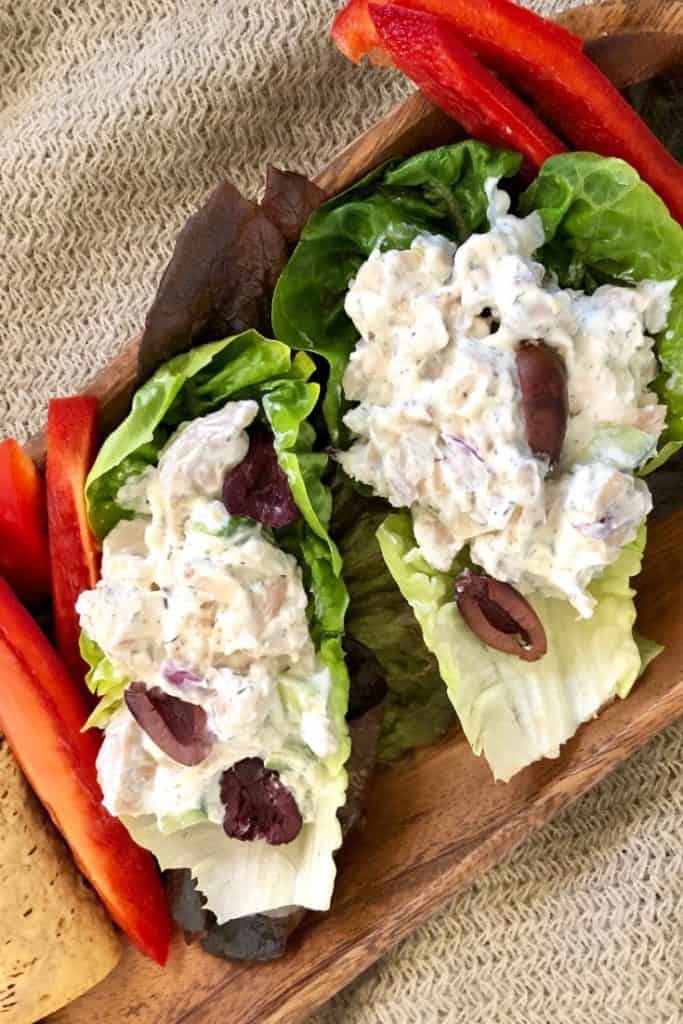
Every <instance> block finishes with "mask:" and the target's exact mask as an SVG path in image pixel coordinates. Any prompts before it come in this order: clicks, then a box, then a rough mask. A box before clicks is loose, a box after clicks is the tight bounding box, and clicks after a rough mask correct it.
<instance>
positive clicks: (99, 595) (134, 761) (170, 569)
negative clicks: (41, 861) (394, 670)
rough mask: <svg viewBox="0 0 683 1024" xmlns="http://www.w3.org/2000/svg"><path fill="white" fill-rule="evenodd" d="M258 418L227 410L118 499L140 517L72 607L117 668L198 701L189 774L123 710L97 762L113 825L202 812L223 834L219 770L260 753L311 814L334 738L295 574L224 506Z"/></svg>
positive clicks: (241, 405) (254, 526) (324, 672)
mask: <svg viewBox="0 0 683 1024" xmlns="http://www.w3.org/2000/svg"><path fill="white" fill-rule="evenodd" d="M257 412H258V406H257V404H256V403H255V402H252V401H243V402H230V403H228V404H227V405H226V406H225V407H224V408H223V409H221V410H220V411H218V412H215V413H211V414H210V415H208V416H204V417H202V418H200V419H197V420H194V421H192V422H191V423H189V424H185V425H184V426H182V427H180V428H179V430H178V431H177V432H176V434H175V435H174V436H173V437H172V438H171V440H170V441H169V443H168V444H167V446H166V447H165V449H164V450H163V452H162V454H161V457H160V459H159V464H158V466H156V467H152V468H149V469H147V470H145V472H144V473H142V474H141V475H139V476H138V477H137V478H135V479H133V480H131V481H129V482H128V483H126V484H125V485H124V486H123V487H122V488H121V489H120V491H119V493H118V495H117V501H118V502H119V504H121V505H122V506H123V507H125V508H128V509H130V510H132V511H133V512H135V518H133V519H132V520H129V521H128V520H124V521H122V522H120V523H119V524H118V525H117V526H116V527H114V529H113V530H112V531H111V532H110V533H109V534H108V536H107V537H106V538H105V541H104V544H103V552H102V575H101V579H100V581H99V582H98V584H97V586H96V588H95V589H94V590H91V591H87V592H86V593H84V594H82V595H81V596H80V598H79V600H78V605H77V608H78V612H79V615H80V619H81V625H82V627H83V629H84V630H85V632H86V633H87V634H88V636H90V637H91V639H93V640H94V641H95V642H96V643H97V644H99V646H100V647H101V648H102V650H103V651H104V653H105V655H106V656H107V658H108V659H109V661H110V662H111V664H112V665H113V667H114V669H115V671H116V673H117V674H119V675H121V676H124V677H125V678H127V679H129V680H137V681H141V682H144V683H145V684H146V685H147V686H148V687H154V686H157V687H161V688H162V689H163V690H165V691H166V692H167V693H169V694H171V695H173V696H176V697H180V698H182V699H183V700H185V701H189V702H191V703H195V704H198V705H200V706H201V707H202V708H203V709H204V710H205V712H206V715H207V724H208V729H209V731H210V733H211V735H212V737H213V745H212V748H211V751H210V753H209V755H208V756H207V757H206V758H205V760H204V761H202V762H201V764H199V765H196V766H195V767H185V766H183V765H180V764H178V763H177V762H175V761H173V760H172V759H171V758H169V757H168V756H167V755H166V754H164V753H163V752H162V751H161V750H160V749H159V748H158V747H157V746H156V744H155V743H154V742H153V741H152V740H151V739H150V737H149V736H147V734H146V733H145V732H144V731H143V730H142V729H141V728H140V726H139V725H138V724H137V722H136V721H135V720H134V718H133V717H132V715H131V714H130V712H129V711H128V709H127V707H125V706H124V707H123V708H121V709H120V710H119V711H118V712H117V713H116V714H115V715H114V717H113V718H112V720H111V721H110V723H109V724H108V726H107V728H106V732H105V737H104V741H103V744H102V748H101V751H100V754H99V757H98V762H97V767H98V777H99V780H100V784H101V786H102V791H103V794H104V804H105V806H106V807H107V809H108V810H109V811H110V812H111V813H112V814H116V815H118V816H121V815H129V816H130V815H133V816H136V815H146V814H152V815H155V816H156V817H157V820H158V821H159V822H160V823H162V824H163V821H164V819H166V818H167V817H168V816H172V817H174V818H177V817H179V816H184V815H187V814H189V813H191V812H193V811H196V812H200V813H201V814H202V815H205V816H207V817H208V818H209V819H210V820H212V821H215V822H216V823H217V824H221V823H222V818H223V808H222V806H221V803H220V796H219V782H220V777H221V775H222V773H223V771H225V770H226V769H227V768H229V767H231V766H232V765H233V764H234V763H235V762H237V761H239V760H240V759H242V758H244V757H260V758H262V759H263V761H264V762H265V763H266V764H268V765H272V766H273V767H276V768H277V769H278V770H279V771H280V775H281V779H282V781H283V782H284V783H285V785H287V786H288V787H289V788H290V789H291V791H292V792H293V794H294V796H295V798H296V800H297V804H298V806H299V810H300V812H301V814H302V817H303V819H304V821H305V822H306V821H310V820H312V819H313V818H314V816H315V813H316V794H317V792H318V790H319V788H320V784H321V782H322V780H323V779H324V778H325V773H326V769H325V767H324V764H323V763H322V761H323V759H324V758H325V757H326V756H328V755H329V754H332V753H334V752H335V751H336V750H337V748H338V744H339V737H338V736H337V735H336V734H335V729H334V725H333V722H332V719H331V717H330V714H329V711H328V703H329V696H330V688H331V677H330V673H329V670H328V668H327V667H326V666H325V665H324V664H323V663H322V662H321V660H320V658H319V657H318V655H317V653H316V651H315V648H314V645H313V643H312V641H311V637H310V633H309V629H308V622H307V618H306V607H307V597H306V592H305V590H304V587H303V583H302V578H301V570H300V568H299V565H298V563H297V561H296V559H295V558H294V557H293V556H292V555H290V554H288V553H286V552H285V551H283V550H282V549H281V548H280V547H279V546H278V545H277V544H276V543H274V542H273V540H272V539H270V537H269V535H268V533H267V531H264V529H263V528H262V527H261V526H260V524H258V523H256V522H254V521H252V520H247V519H242V518H239V517H238V518H234V517H231V516H230V515H229V513H228V512H227V511H226V509H225V507H224V505H223V504H222V502H221V501H220V500H219V499H220V495H221V489H222V485H223V480H224V478H225V475H226V473H227V472H228V471H229V470H230V469H232V468H233V467H234V466H236V465H238V464H239V463H240V462H241V461H242V460H243V458H244V457H245V455H246V453H247V451H248V447H249V441H248V436H247V433H246V428H247V427H248V426H249V425H250V424H251V423H252V422H253V420H254V419H255V417H256V414H257ZM179 672H180V673H182V675H180V676H179V675H178V673H179ZM188 674H189V675H188ZM174 679H175V680H178V679H180V680H181V681H180V682H178V681H176V682H174V681H173V680H174Z"/></svg>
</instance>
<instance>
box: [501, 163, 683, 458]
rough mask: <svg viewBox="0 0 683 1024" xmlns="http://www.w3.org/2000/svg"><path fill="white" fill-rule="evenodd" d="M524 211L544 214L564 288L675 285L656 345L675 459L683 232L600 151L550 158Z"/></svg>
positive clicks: (547, 252) (552, 262) (682, 397)
mask: <svg viewBox="0 0 683 1024" xmlns="http://www.w3.org/2000/svg"><path fill="white" fill-rule="evenodd" d="M519 206H520V211H521V212H522V213H524V214H526V213H530V212H531V211H532V210H536V211H537V212H538V214H539V215H540V217H541V219H542V221H543V226H544V228H545V232H546V239H547V242H546V245H545V246H544V248H543V250H542V251H541V260H542V262H543V263H544V264H545V266H547V267H548V268H549V269H551V270H554V271H555V272H556V273H557V275H558V277H559V280H560V284H562V285H566V286H569V287H572V288H586V289H587V290H590V288H591V287H592V285H594V284H595V283H596V282H597V281H605V280H609V281H619V282H625V283H634V282H638V281H644V280H648V279H649V280H654V281H675V282H676V287H675V289H674V292H673V296H672V308H671V313H670V315H669V321H668V324H667V326H666V329H665V330H664V331H662V333H661V334H660V335H659V336H658V338H657V340H656V351H657V356H658V358H659V362H660V366H661V374H660V376H659V380H658V382H657V389H658V391H659V394H660V396H661V399H662V401H663V402H665V403H666V405H667V406H668V409H669V418H668V424H667V431H666V434H665V436H664V437H663V439H662V452H663V453H665V454H666V455H667V456H668V455H671V454H672V453H673V451H675V450H676V449H675V448H673V447H667V444H668V443H669V442H675V441H683V227H681V225H680V224H678V223H677V221H675V220H674V219H673V218H672V217H671V215H670V214H669V211H668V209H667V208H666V206H665V204H664V203H663V202H662V200H661V199H660V198H659V196H658V195H657V194H656V193H655V192H654V191H653V190H652V189H651V188H650V186H649V185H646V184H645V182H644V181H641V179H640V177H639V176H638V174H637V173H636V171H634V170H633V168H632V167H630V166H629V165H628V164H627V163H624V161H623V160H617V159H613V158H612V159H606V158H605V157H600V156H596V155H595V154H594V153H562V154H560V155H558V156H554V157H551V159H550V160H547V161H546V162H545V164H544V165H543V167H542V168H541V171H540V173H539V175H538V177H537V178H536V180H535V181H534V182H532V184H531V185H530V186H529V188H528V189H527V191H526V192H525V193H524V195H523V196H522V197H521V199H520V204H519ZM662 461H663V459H662V458H660V459H659V460H658V463H657V465H661V462H662ZM652 468H654V465H653V467H652Z"/></svg>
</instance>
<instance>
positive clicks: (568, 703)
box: [377, 512, 656, 781]
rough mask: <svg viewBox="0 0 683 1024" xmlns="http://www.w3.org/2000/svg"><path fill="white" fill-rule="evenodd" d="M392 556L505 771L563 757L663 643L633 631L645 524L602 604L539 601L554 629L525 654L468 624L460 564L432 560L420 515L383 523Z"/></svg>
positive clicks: (611, 575)
mask: <svg viewBox="0 0 683 1024" xmlns="http://www.w3.org/2000/svg"><path fill="white" fill-rule="evenodd" d="M377 537H378V541H379V544H380V548H381V550H382V554H383V556H384V559H385V561H386V564H387V566H388V568H389V570H390V572H391V574H392V576H393V577H394V579H395V580H396V582H397V584H398V585H399V587H400V589H401V592H402V594H403V596H404V598H405V599H406V600H407V601H408V603H409V604H410V606H411V608H412V609H413V611H414V613H415V617H416V619H417V621H418V622H419V623H420V626H421V627H422V633H423V636H424V640H425V643H426V645H427V647H428V648H429V649H430V650H431V651H432V652H433V653H434V655H435V656H436V659H437V661H438V663H439V669H440V671H441V676H442V678H443V680H444V682H445V684H446V687H447V689H448V695H449V697H450V700H451V702H452V704H453V707H454V708H455V711H456V713H457V715H458V718H459V719H460V723H461V725H462V727H463V730H464V732H465V735H466V736H467V739H468V740H469V743H470V745H471V747H472V749H473V751H474V752H475V753H476V754H484V756H485V757H486V759H487V761H488V762H489V765H490V766H491V770H492V772H493V775H494V777H495V778H496V779H502V780H505V781H507V780H508V779H510V778H511V777H512V776H513V775H514V774H515V773H516V772H518V771H519V770H520V769H521V768H524V767H525V766H526V765H528V764H531V763H532V762H534V761H536V760H538V759H539V758H544V757H556V756H557V755H558V754H559V750H560V747H561V745H562V744H563V743H565V742H566V741H567V740H568V739H569V738H570V737H571V736H573V735H574V733H575V732H576V730H577V728H578V727H579V726H580V725H581V724H582V723H583V722H586V721H588V719H590V718H593V717H594V716H595V715H596V714H597V713H598V711H599V710H600V709H601V708H602V707H603V706H604V705H605V704H607V703H608V702H609V701H611V700H613V699H614V698H615V697H626V696H627V694H628V693H629V691H630V689H631V687H632V686H633V684H634V682H635V680H636V679H637V678H638V676H639V675H640V673H641V671H642V668H643V662H644V660H645V661H647V660H651V656H653V655H654V654H655V653H656V652H654V651H653V649H652V648H651V647H650V646H649V645H644V648H643V655H641V651H640V649H639V646H638V644H637V642H636V640H635V639H634V636H633V625H634V622H635V618H636V611H635V605H634V602H633V597H634V591H633V590H632V588H631V586H630V582H629V581H630V579H631V577H633V576H636V575H637V574H638V572H639V571H640V564H641V560H642V554H643V549H644V546H645V528H644V526H643V527H642V528H641V529H640V531H639V533H638V536H637V538H636V540H634V541H633V543H631V544H629V545H627V546H626V547H625V548H624V549H623V550H622V552H621V554H620V555H619V558H618V559H617V560H616V561H615V562H614V563H613V564H612V565H611V566H609V567H608V568H607V569H606V570H605V572H604V573H603V575H602V576H601V577H600V578H599V579H597V580H595V581H594V583H593V584H592V586H591V588H590V589H591V592H592V594H593V596H594V597H595V598H596V600H597V605H596V608H595V611H594V613H593V616H592V618H590V619H577V616H576V611H575V610H574V609H573V608H572V606H571V605H570V604H569V602H567V601H562V600H556V599H553V598H546V597H541V596H538V595H532V596H531V597H530V598H529V600H530V601H531V604H532V605H533V607H534V609H535V610H536V612H537V614H538V615H539V617H540V619H541V621H542V622H543V625H544V627H545V631H546V634H547V637H548V653H547V654H546V655H545V657H543V658H541V659H540V660H539V661H536V662H524V661H522V660H521V659H518V658H514V657H510V656H509V655H506V654H501V653H500V652H498V651H495V650H493V649H492V648H490V647H488V646H487V645H486V644H484V643H482V642H481V641H480V640H479V639H478V638H477V637H476V636H475V635H474V633H472V631H471V630H470V629H469V628H468V627H467V626H466V625H465V623H464V621H463V619H462V617H461V615H460V613H459V611H458V607H457V605H456V603H455V601H454V600H453V592H454V578H455V576H456V575H457V574H458V572H459V571H460V568H461V567H460V566H459V565H458V563H457V560H456V563H455V565H454V566H453V568H452V569H451V571H450V572H448V573H443V572H438V571H436V570H435V569H432V568H431V566H429V565H428V564H427V562H425V561H424V559H423V558H422V556H421V555H420V553H419V549H418V548H417V546H416V543H415V538H414V536H413V530H412V525H411V519H410V514H409V513H408V512H400V513H396V514H393V515H390V516H388V518H387V519H386V520H385V521H384V523H383V524H382V526H381V527H380V528H379V530H378V534H377Z"/></svg>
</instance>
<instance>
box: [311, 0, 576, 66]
mask: <svg viewBox="0 0 683 1024" xmlns="http://www.w3.org/2000/svg"><path fill="white" fill-rule="evenodd" d="M376 2H377V3H379V4H389V3H391V2H392V0H376ZM398 2H399V4H400V6H401V7H410V8H412V9H413V10H415V11H425V12H426V13H427V14H436V15H438V16H439V17H440V18H444V19H445V20H446V21H448V20H450V16H451V13H452V12H453V13H454V20H455V24H456V27H458V28H460V24H458V17H457V8H459V7H465V6H467V7H471V6H472V0H398ZM369 3H370V0H349V2H348V3H347V4H346V5H345V6H344V7H343V8H342V9H341V11H339V13H338V14H337V16H336V17H335V19H334V21H333V23H332V30H331V35H332V39H333V40H334V42H335V43H336V45H337V47H338V48H339V49H340V50H341V52H342V53H343V54H344V56H345V57H348V59H349V60H351V61H353V62H354V64H357V63H358V62H359V61H360V60H361V58H362V57H366V56H367V57H369V58H370V60H371V61H372V62H373V63H374V64H389V63H391V60H390V59H389V56H388V54H386V53H385V52H384V51H383V49H382V45H381V42H380V39H379V36H378V35H377V30H376V28H375V25H374V23H373V20H372V18H371V17H370V11H369V10H368V4H369ZM474 7H475V10H474V12H473V13H472V14H471V16H472V18H475V17H476V19H477V24H478V32H479V34H480V35H481V36H484V37H488V38H490V39H492V40H493V39H495V38H496V37H497V36H498V34H499V33H500V32H503V33H504V38H505V40H506V43H507V45H508V46H510V47H512V48H515V49H518V48H520V46H521V48H522V50H523V48H524V47H525V46H526V45H527V43H528V39H529V36H530V35H532V34H533V35H536V36H541V37H543V38H544V39H545V40H547V41H548V42H549V43H550V42H553V41H555V42H557V43H564V44H565V45H567V46H572V47H574V49H576V50H581V49H582V47H583V39H582V38H581V36H577V35H575V34H574V33H573V32H570V31H569V30H568V29H566V28H562V26H561V25H556V24H555V23H554V22H552V21H546V19H545V18H542V17H541V16H540V15H539V14H535V13H534V12H533V11H530V10H529V9H528V8H526V7H518V6H517V4H514V3H512V2H511V0H486V2H485V3H480V4H475V5H474ZM463 39H464V37H463ZM468 41H469V40H468Z"/></svg>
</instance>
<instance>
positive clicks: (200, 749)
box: [124, 683, 211, 767]
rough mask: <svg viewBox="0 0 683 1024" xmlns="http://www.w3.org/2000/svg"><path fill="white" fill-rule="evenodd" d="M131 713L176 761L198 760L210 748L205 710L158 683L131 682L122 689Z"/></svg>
mask: <svg viewBox="0 0 683 1024" xmlns="http://www.w3.org/2000/svg"><path fill="white" fill-rule="evenodd" d="M124 699H125V701H126V705H127V707H128V710H129V711H130V713H131V715H132V716H133V718H134V719H135V721H136V722H137V723H138V725H139V726H140V728H141V729H144V731H145V732H146V733H147V735H148V736H149V738H150V739H151V740H153V741H154V742H155V743H156V745H157V746H158V747H159V750H163V752H164V753H165V754H168V756H169V757H170V758H172V759H173V760H174V761H177V762H178V764H184V765H186V766H187V767H191V766H192V765H195V764H200V763H201V762H202V761H203V760H204V758H205V757H206V756H207V754H208V753H209V751H210V750H211V739H210V737H209V734H208V731H207V728H206V712H205V711H204V709H203V708H200V707H199V706H198V705H197V704H190V703H188V701H185V700H181V699H180V697H172V696H171V695H170V694H168V693H165V692H164V690H162V689H161V688H160V687H158V686H153V687H152V688H151V689H147V687H146V686H145V684H144V683H131V684H130V686H128V687H127V689H126V691H125V693H124Z"/></svg>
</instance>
